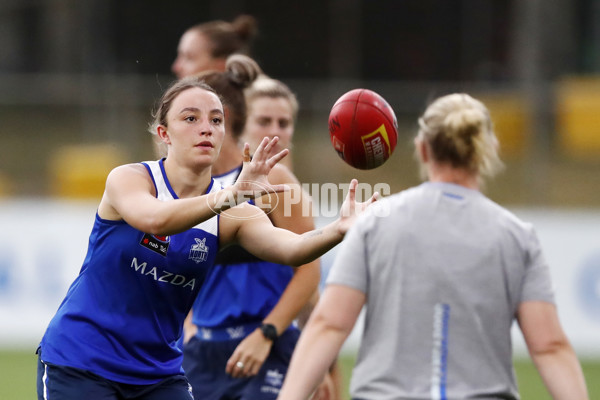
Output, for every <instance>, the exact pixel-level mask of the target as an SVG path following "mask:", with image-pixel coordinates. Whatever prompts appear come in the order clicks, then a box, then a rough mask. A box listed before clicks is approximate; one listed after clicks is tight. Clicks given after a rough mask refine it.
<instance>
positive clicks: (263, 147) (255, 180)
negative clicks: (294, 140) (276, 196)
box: [232, 136, 289, 204]
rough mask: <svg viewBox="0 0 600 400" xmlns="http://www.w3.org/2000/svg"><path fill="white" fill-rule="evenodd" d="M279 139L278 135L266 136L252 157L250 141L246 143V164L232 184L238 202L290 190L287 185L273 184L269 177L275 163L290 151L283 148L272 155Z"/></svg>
mask: <svg viewBox="0 0 600 400" xmlns="http://www.w3.org/2000/svg"><path fill="white" fill-rule="evenodd" d="M278 141H279V138H278V137H277V136H275V137H274V138H273V139H271V140H269V138H267V137H265V138H264V139H263V140H262V141H261V142H260V144H259V145H258V147H257V149H256V152H255V153H254V155H253V156H252V157H250V145H249V144H248V143H245V144H244V164H243V166H242V171H241V173H240V175H239V176H238V178H237V180H236V181H235V183H234V184H233V186H232V188H233V189H234V191H235V193H236V195H237V197H238V199H239V200H238V202H237V204H240V203H242V202H245V201H248V200H250V199H256V198H258V197H262V196H264V195H265V194H268V193H278V192H285V191H287V190H289V187H288V186H287V185H271V184H270V183H269V180H268V179H267V176H268V175H269V172H271V169H273V167H274V166H275V164H277V163H278V162H279V161H281V160H282V159H283V158H284V157H285V156H286V155H287V154H288V153H289V150H288V149H283V150H282V151H280V152H279V153H277V154H275V155H272V153H273V152H274V149H275V145H276V144H277V142H278Z"/></svg>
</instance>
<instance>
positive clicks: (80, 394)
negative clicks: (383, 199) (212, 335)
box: [37, 77, 374, 400]
mask: <svg viewBox="0 0 600 400" xmlns="http://www.w3.org/2000/svg"><path fill="white" fill-rule="evenodd" d="M224 121H225V112H224V110H223V105H222V103H221V100H220V98H219V96H218V95H217V94H216V93H215V92H214V90H213V89H212V88H210V87H209V86H207V85H206V84H205V83H204V82H202V81H201V80H198V79H196V78H193V77H192V78H188V79H183V80H180V81H178V82H175V83H174V84H173V85H172V86H170V87H169V89H167V90H166V91H165V93H164V94H163V96H162V98H161V100H160V102H159V104H158V108H157V111H156V113H155V114H154V121H153V124H152V130H153V131H156V133H157V135H158V136H159V137H160V138H161V140H163V141H164V142H165V143H166V144H167V156H166V158H163V159H160V160H158V161H151V162H144V163H137V164H127V165H122V166H119V167H117V168H115V169H114V170H113V171H111V173H110V174H109V176H108V178H107V181H106V189H105V192H104V195H103V197H102V199H101V201H100V204H99V206H98V210H97V214H96V218H95V222H94V227H93V229H92V233H91V234H90V240H89V247H88V253H87V256H86V258H85V260H84V262H83V266H82V268H81V271H80V274H79V275H78V277H77V278H76V279H75V281H74V282H73V284H72V285H71V287H70V288H69V290H68V292H67V295H66V297H65V299H64V300H63V302H62V303H61V305H60V306H59V309H58V311H57V313H56V314H55V316H54V317H53V319H52V320H51V321H50V324H49V326H48V328H47V330H46V332H45V334H44V337H43V338H42V341H41V344H40V348H39V349H38V354H39V362H38V380H37V390H38V398H39V399H61V400H81V399H86V400H99V399H102V400H118V399H124V398H127V399H137V400H183V399H191V398H192V394H191V387H190V386H189V383H188V381H187V378H185V376H184V374H183V370H182V367H181V363H182V358H183V356H182V353H181V350H180V348H179V347H178V345H177V344H178V340H179V338H180V337H181V336H182V334H183V323H184V320H185V318H186V316H187V315H188V313H189V311H190V309H191V307H192V304H193V302H194V300H195V299H196V297H197V294H198V292H199V290H200V288H201V287H202V284H203V282H204V280H205V278H206V275H207V273H208V271H209V270H210V269H211V268H212V266H213V264H214V261H215V258H216V255H217V250H218V249H219V248H220V247H224V246H226V245H228V244H233V243H239V244H240V245H242V246H244V248H246V249H248V250H249V251H252V252H253V254H255V255H256V256H259V257H261V258H262V259H267V260H270V261H272V262H277V263H281V264H287V265H302V264H306V263H308V262H310V261H312V260H314V259H316V258H317V257H319V256H320V255H322V254H323V253H324V252H325V251H327V250H328V249H330V248H331V247H333V246H334V245H336V244H337V243H339V242H340V241H341V240H342V238H343V236H344V234H345V232H346V230H347V229H348V228H349V226H350V225H351V224H352V222H353V221H354V219H355V218H354V216H355V213H356V212H361V211H362V210H363V209H364V208H365V207H366V206H367V205H368V204H369V203H370V202H372V201H373V200H374V198H372V199H370V200H369V201H368V202H365V203H355V201H354V192H355V190H356V185H357V182H356V180H353V181H352V183H351V189H353V190H351V191H350V193H349V195H348V197H347V201H346V202H345V203H344V204H343V205H342V211H341V216H340V218H339V219H338V220H336V221H335V222H334V223H332V224H331V225H329V226H326V227H325V228H323V229H320V230H319V231H315V232H309V233H308V234H306V235H297V234H295V233H293V232H291V231H288V230H285V229H279V228H276V227H274V226H273V225H272V223H271V221H270V220H269V218H268V217H267V216H266V215H265V214H264V212H263V211H262V210H261V209H259V208H258V207H255V206H253V205H250V204H248V202H247V200H248V197H257V198H258V197H262V195H264V194H266V193H271V192H274V193H276V192H279V191H282V190H286V188H285V187H284V186H282V185H271V184H270V183H269V181H268V179H267V175H268V174H269V173H270V172H271V169H272V168H273V166H274V165H275V164H276V163H277V162H278V161H279V160H280V159H281V158H282V157H284V156H285V155H286V154H287V150H283V151H282V152H280V153H277V154H275V155H273V156H271V154H272V152H271V149H272V148H273V147H274V146H275V145H276V144H277V139H273V140H268V139H267V138H265V140H264V141H263V142H262V143H261V145H260V146H259V147H258V149H257V151H256V152H255V153H254V156H253V158H252V160H251V161H250V154H249V146H245V147H244V158H245V159H244V161H245V162H244V166H243V168H242V172H241V173H240V176H239V180H238V181H236V182H235V183H234V184H233V185H232V186H230V187H228V188H226V189H221V188H220V187H219V186H220V185H218V184H215V183H214V181H213V179H212V177H211V172H212V165H213V164H214V162H215V161H216V159H217V157H218V155H219V150H220V148H221V145H222V143H223V140H224V137H225V126H224ZM242 194H243V195H244V196H242ZM236 205H237V206H236ZM279 268H287V267H281V266H280V267H279ZM200 398H201V397H200Z"/></svg>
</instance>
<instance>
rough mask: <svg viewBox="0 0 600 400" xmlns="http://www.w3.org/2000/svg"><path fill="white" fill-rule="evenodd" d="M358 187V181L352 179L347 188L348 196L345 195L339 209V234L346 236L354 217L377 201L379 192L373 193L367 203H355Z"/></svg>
mask: <svg viewBox="0 0 600 400" xmlns="http://www.w3.org/2000/svg"><path fill="white" fill-rule="evenodd" d="M357 186H358V181H357V180H356V179H352V181H351V182H350V187H349V188H348V194H347V195H346V199H345V200H344V203H343V204H342V208H341V209H340V217H339V220H338V229H339V231H340V233H342V234H346V232H347V231H348V229H350V227H351V226H352V224H354V221H355V220H356V217H357V216H359V215H360V214H362V213H363V212H364V211H365V210H366V209H367V207H369V206H370V205H371V204H373V203H374V202H376V201H377V200H378V199H379V192H375V193H373V196H371V198H370V199H369V200H367V201H364V202H357V201H356V187H357Z"/></svg>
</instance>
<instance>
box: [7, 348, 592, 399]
mask: <svg viewBox="0 0 600 400" xmlns="http://www.w3.org/2000/svg"><path fill="white" fill-rule="evenodd" d="M36 362H37V356H36V355H35V354H34V353H33V350H31V351H21V350H12V351H11V350H0V399H1V400H33V399H35V398H36V391H35V380H36V365H37V364H36ZM340 362H341V369H342V373H343V379H344V393H345V397H344V398H345V399H349V397H348V380H349V378H350V373H351V370H352V366H353V364H354V359H353V358H352V357H348V356H345V357H342V358H341V359H340ZM582 365H583V372H584V373H585V377H586V381H587V384H588V389H589V392H590V399H600V360H597V361H583V362H582ZM516 370H517V379H518V381H519V387H520V389H521V398H522V399H523V400H546V399H548V400H549V399H551V397H550V396H549V395H548V392H547V391H546V389H545V388H544V385H543V384H542V381H541V379H540V378H539V375H538V373H537V371H536V370H535V367H534V366H533V365H532V364H531V362H529V361H528V360H519V361H517V362H516Z"/></svg>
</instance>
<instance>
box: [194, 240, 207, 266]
mask: <svg viewBox="0 0 600 400" xmlns="http://www.w3.org/2000/svg"><path fill="white" fill-rule="evenodd" d="M194 240H195V241H196V244H193V245H192V247H191V248H190V257H189V259H190V260H194V262H195V263H196V264H198V263H201V262H203V261H206V257H207V256H208V246H207V245H206V238H204V239H202V240H200V239H198V238H194Z"/></svg>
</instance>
